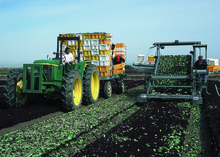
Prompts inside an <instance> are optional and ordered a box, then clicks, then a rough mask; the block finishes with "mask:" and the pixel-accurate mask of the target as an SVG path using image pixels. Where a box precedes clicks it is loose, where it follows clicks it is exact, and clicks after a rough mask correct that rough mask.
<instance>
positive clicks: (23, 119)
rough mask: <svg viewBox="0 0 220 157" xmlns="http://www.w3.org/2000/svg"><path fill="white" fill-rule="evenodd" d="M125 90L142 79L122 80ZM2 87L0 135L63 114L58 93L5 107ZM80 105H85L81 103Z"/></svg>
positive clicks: (137, 84)
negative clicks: (8, 107) (48, 98)
mask: <svg viewBox="0 0 220 157" xmlns="http://www.w3.org/2000/svg"><path fill="white" fill-rule="evenodd" d="M111 83H112V88H113V91H112V93H113V94H112V97H115V96H116V95H117V94H116V82H115V81H111ZM124 83H125V86H127V87H126V89H127V90H131V89H133V88H136V87H137V86H142V85H143V84H144V80H124ZM1 84H2V85H4V84H5V81H0V85H1ZM102 90H103V87H102V85H101V84H100V96H99V99H98V101H102V100H104V99H105V98H104V96H103V92H101V91H102ZM3 92H4V88H0V136H2V135H4V134H6V133H9V132H12V131H16V130H18V129H21V128H25V127H27V126H29V125H33V124H35V123H38V122H41V121H44V120H48V119H51V118H53V117H56V116H59V115H61V114H64V113H65V112H64V111H63V108H62V106H61V104H62V101H61V99H60V94H56V95H54V96H53V99H52V100H50V101H49V100H45V101H41V102H35V101H34V100H33V99H34V95H31V96H30V98H31V100H30V103H29V105H28V106H23V107H20V108H11V109H7V108H6V107H4V105H5V102H4V95H3ZM82 107H85V105H83V104H82Z"/></svg>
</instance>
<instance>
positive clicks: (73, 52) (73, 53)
mask: <svg viewBox="0 0 220 157" xmlns="http://www.w3.org/2000/svg"><path fill="white" fill-rule="evenodd" d="M70 52H71V53H72V55H73V58H74V60H75V56H76V55H75V51H70Z"/></svg>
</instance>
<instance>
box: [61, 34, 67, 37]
mask: <svg viewBox="0 0 220 157" xmlns="http://www.w3.org/2000/svg"><path fill="white" fill-rule="evenodd" d="M59 36H60V37H67V35H66V34H59Z"/></svg>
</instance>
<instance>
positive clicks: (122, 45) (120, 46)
mask: <svg viewBox="0 0 220 157" xmlns="http://www.w3.org/2000/svg"><path fill="white" fill-rule="evenodd" d="M115 47H118V48H125V44H124V43H116V44H115Z"/></svg>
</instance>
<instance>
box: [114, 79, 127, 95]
mask: <svg viewBox="0 0 220 157" xmlns="http://www.w3.org/2000/svg"><path fill="white" fill-rule="evenodd" d="M116 82H117V93H118V94H122V93H124V92H125V85H124V81H123V79H117V80H116Z"/></svg>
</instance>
